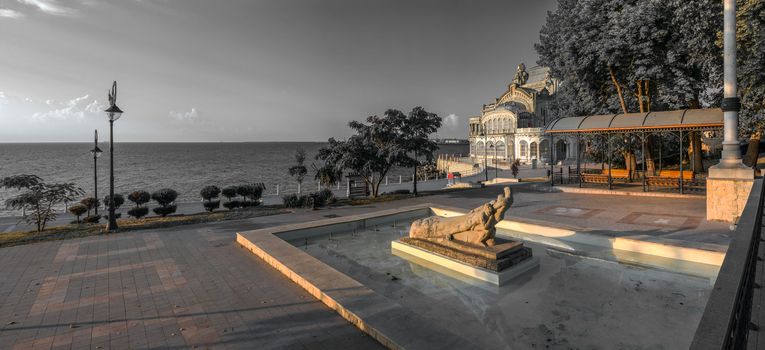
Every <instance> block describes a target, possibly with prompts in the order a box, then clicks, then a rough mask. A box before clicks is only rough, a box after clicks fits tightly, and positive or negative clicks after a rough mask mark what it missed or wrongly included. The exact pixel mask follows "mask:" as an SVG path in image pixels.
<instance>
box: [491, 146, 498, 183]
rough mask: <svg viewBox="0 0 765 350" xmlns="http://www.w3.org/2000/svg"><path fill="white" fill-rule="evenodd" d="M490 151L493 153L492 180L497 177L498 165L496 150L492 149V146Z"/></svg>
mask: <svg viewBox="0 0 765 350" xmlns="http://www.w3.org/2000/svg"><path fill="white" fill-rule="evenodd" d="M491 149H492V153H494V178H495V179H496V178H498V177H499V165H498V164H497V149H496V148H494V144H492V145H491ZM495 181H496V180H495Z"/></svg>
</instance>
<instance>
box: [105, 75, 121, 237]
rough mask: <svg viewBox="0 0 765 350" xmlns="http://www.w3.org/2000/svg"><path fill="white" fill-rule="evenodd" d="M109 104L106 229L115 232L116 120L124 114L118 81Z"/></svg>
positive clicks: (107, 112)
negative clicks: (118, 96) (107, 218)
mask: <svg viewBox="0 0 765 350" xmlns="http://www.w3.org/2000/svg"><path fill="white" fill-rule="evenodd" d="M109 105H110V106H109V108H108V109H106V110H105V111H104V112H106V116H107V117H108V118H109V222H108V223H107V224H106V231H107V232H113V231H115V230H117V217H116V216H115V215H114V121H115V120H117V119H120V116H122V110H121V109H120V108H119V107H117V82H116V81H115V82H114V84H112V90H111V91H110V92H109Z"/></svg>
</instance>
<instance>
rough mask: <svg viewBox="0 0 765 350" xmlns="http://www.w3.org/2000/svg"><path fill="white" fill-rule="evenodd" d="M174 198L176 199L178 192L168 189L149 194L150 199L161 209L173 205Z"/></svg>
mask: <svg viewBox="0 0 765 350" xmlns="http://www.w3.org/2000/svg"><path fill="white" fill-rule="evenodd" d="M176 198H178V192H176V191H175V190H173V189H170V188H163V189H161V190H158V191H154V193H152V194H151V199H153V200H155V201H156V202H157V203H159V205H161V206H163V207H166V206H169V205H171V204H173V202H175V199H176Z"/></svg>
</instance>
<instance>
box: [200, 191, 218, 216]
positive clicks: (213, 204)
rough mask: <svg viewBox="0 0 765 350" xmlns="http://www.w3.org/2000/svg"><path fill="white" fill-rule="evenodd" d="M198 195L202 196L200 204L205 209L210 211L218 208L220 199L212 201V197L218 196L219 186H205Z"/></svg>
mask: <svg viewBox="0 0 765 350" xmlns="http://www.w3.org/2000/svg"><path fill="white" fill-rule="evenodd" d="M199 195H200V196H202V205H203V206H204V207H205V210H207V211H209V212H212V211H213V210H215V209H218V208H220V201H219V200H216V201H213V199H216V198H218V195H220V188H218V186H214V185H210V186H205V187H204V188H203V189H202V190H201V191H199Z"/></svg>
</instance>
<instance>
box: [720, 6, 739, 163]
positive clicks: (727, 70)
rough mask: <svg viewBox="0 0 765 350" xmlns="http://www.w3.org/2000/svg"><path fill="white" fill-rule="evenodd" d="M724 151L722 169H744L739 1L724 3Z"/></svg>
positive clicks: (721, 161)
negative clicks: (738, 65) (740, 136)
mask: <svg viewBox="0 0 765 350" xmlns="http://www.w3.org/2000/svg"><path fill="white" fill-rule="evenodd" d="M721 107H722V110H723V123H724V127H723V134H724V139H723V151H722V159H721V160H720V167H721V168H742V167H744V165H743V163H742V162H741V150H740V145H739V142H738V111H739V110H740V109H741V103H740V102H739V98H738V81H737V80H736V0H724V1H723V100H722V105H721Z"/></svg>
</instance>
